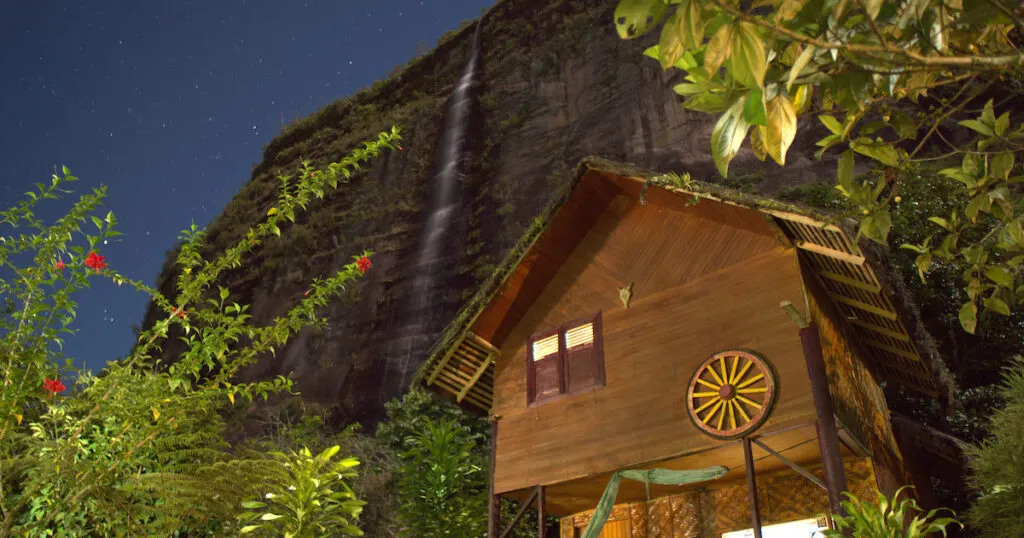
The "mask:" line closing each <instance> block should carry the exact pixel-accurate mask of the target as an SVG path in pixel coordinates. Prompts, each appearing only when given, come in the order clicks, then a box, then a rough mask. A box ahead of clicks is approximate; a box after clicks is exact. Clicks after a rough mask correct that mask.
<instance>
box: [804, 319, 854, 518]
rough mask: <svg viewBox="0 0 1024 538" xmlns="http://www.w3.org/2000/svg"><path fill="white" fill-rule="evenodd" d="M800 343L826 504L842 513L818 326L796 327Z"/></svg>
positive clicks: (842, 480)
mask: <svg viewBox="0 0 1024 538" xmlns="http://www.w3.org/2000/svg"><path fill="white" fill-rule="evenodd" d="M800 343H801V344H802V345H803V350H804V360H805V361H806V362H807V375H809V376H810V378H811V394H812V395H813V397H814V407H815V409H816V411H817V413H818V421H817V430H818V449H819V450H820V452H821V463H822V467H823V468H824V470H825V485H826V486H827V487H828V505H829V508H830V509H831V510H832V513H833V514H838V515H845V513H844V511H843V507H842V504H840V503H841V501H842V500H843V497H842V495H843V492H844V491H846V471H845V469H843V458H842V453H841V452H840V446H839V433H838V431H837V429H836V417H835V411H834V410H833V408H832V396H831V394H829V391H828V374H827V373H826V372H825V359H824V358H823V357H822V352H821V341H820V340H818V328H817V327H815V326H814V324H813V323H811V324H809V326H807V327H803V328H801V329H800Z"/></svg>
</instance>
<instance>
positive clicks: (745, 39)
mask: <svg viewBox="0 0 1024 538" xmlns="http://www.w3.org/2000/svg"><path fill="white" fill-rule="evenodd" d="M726 67H727V69H728V70H729V73H730V74H732V76H733V78H735V79H736V80H738V81H739V82H740V83H741V84H743V85H744V86H746V87H748V88H754V87H757V88H762V87H764V74H765V71H766V70H767V68H768V59H767V54H766V53H765V50H764V40H763V39H762V38H761V35H760V34H758V33H757V27H756V26H755V25H754V24H753V23H750V22H742V23H740V24H739V26H738V27H736V29H735V30H734V31H733V35H732V55H731V56H729V63H728V64H727V65H726Z"/></svg>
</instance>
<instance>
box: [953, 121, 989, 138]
mask: <svg viewBox="0 0 1024 538" xmlns="http://www.w3.org/2000/svg"><path fill="white" fill-rule="evenodd" d="M957 125H960V126H961V127H967V128H968V129H973V130H975V131H977V132H979V133H981V134H983V135H985V136H995V135H996V133H995V131H993V130H992V128H991V127H989V126H988V125H985V124H984V123H981V122H980V121H978V120H963V121H960V122H958V123H957Z"/></svg>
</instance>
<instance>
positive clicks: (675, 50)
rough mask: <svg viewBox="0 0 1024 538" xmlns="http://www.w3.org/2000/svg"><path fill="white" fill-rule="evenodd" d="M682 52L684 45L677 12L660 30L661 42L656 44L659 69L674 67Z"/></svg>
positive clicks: (684, 48)
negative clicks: (658, 55) (658, 54)
mask: <svg viewBox="0 0 1024 538" xmlns="http://www.w3.org/2000/svg"><path fill="white" fill-rule="evenodd" d="M684 50H686V45H685V44H684V42H683V35H682V33H681V32H680V24H679V11H678V10H677V11H676V12H675V13H673V14H672V16H671V17H669V18H668V21H666V22H665V26H663V27H662V28H661V41H659V42H658V52H659V53H660V55H661V57H660V58H659V60H658V61H659V63H661V68H662V69H668V68H669V67H672V66H673V65H675V63H676V61H678V60H679V58H680V57H681V56H682V55H683V51H684Z"/></svg>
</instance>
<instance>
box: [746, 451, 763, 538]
mask: <svg viewBox="0 0 1024 538" xmlns="http://www.w3.org/2000/svg"><path fill="white" fill-rule="evenodd" d="M743 461H744V463H745V464H746V467H747V488H748V489H749V490H750V521H751V523H752V524H753V529H754V538H761V508H760V507H759V506H758V505H757V479H756V478H755V477H754V451H753V450H752V449H751V447H750V438H748V437H744V438H743Z"/></svg>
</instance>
